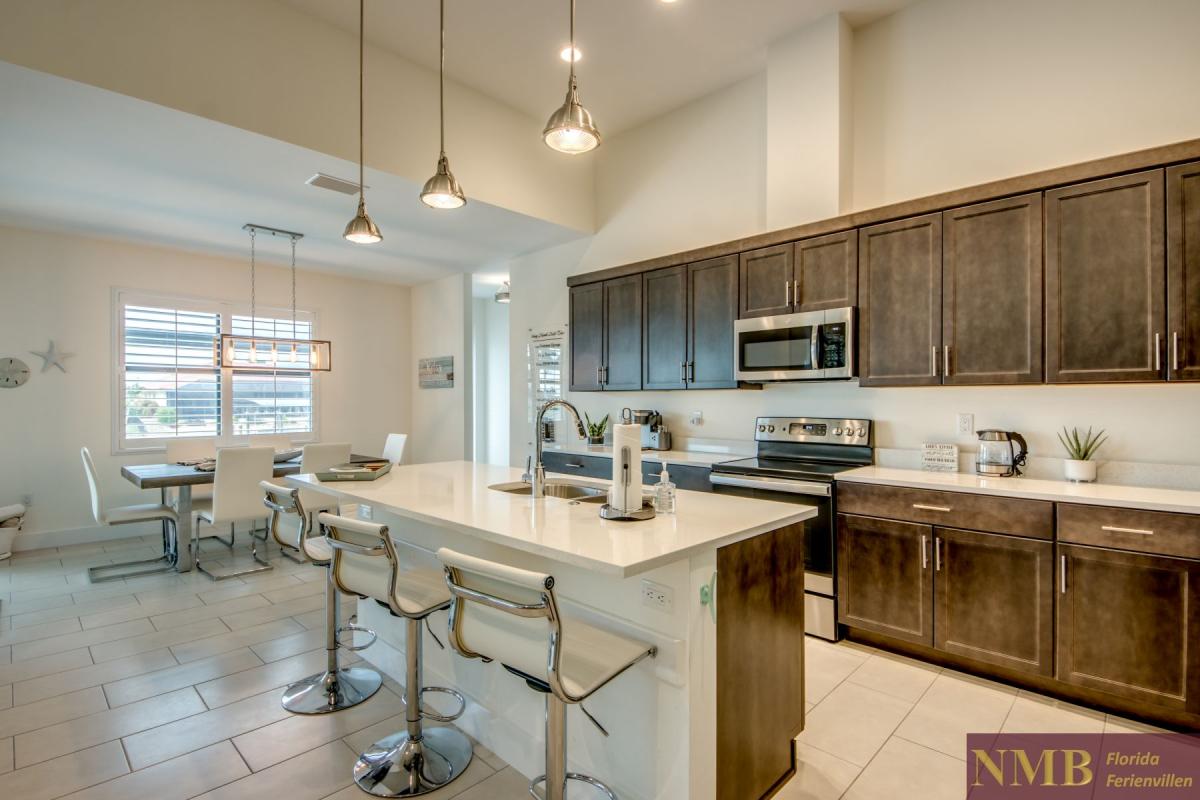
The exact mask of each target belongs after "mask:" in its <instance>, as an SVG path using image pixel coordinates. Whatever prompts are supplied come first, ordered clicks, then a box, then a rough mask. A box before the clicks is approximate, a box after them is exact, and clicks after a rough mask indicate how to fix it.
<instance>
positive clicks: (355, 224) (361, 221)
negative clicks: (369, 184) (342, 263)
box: [342, 197, 383, 244]
mask: <svg viewBox="0 0 1200 800" xmlns="http://www.w3.org/2000/svg"><path fill="white" fill-rule="evenodd" d="M342 236H343V237H344V238H346V239H347V240H349V241H351V242H354V243H355V244H375V242H380V241H383V234H381V233H380V232H379V227H378V226H377V225H376V224H375V223H374V222H373V221H372V220H371V217H370V216H368V214H367V204H366V202H365V201H364V200H363V198H362V197H359V199H358V213H357V214H355V215H354V219H352V220H350V221H349V222H347V223H346V230H345V231H344V232H343V233H342Z"/></svg>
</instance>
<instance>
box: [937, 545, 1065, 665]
mask: <svg viewBox="0 0 1200 800" xmlns="http://www.w3.org/2000/svg"><path fill="white" fill-rule="evenodd" d="M933 536H934V549H933V569H934V579H933V584H934V588H933V592H934V594H933V598H934V600H933V608H934V611H933V617H934V624H933V645H934V647H936V648H938V649H939V650H944V651H946V652H947V653H953V654H955V655H959V656H965V657H966V658H973V659H975V660H977V661H985V662H987V663H989V664H996V665H998V666H1001V667H1008V668H1009V669H1015V670H1021V671H1022V672H1032V673H1035V674H1037V675H1046V676H1050V675H1053V674H1054V543H1053V542H1047V541H1044V540H1039V539H1022V538H1019V537H1016V536H1006V535H1004V534H994V533H975V532H973V531H962V530H956V529H953V528H934V531H933Z"/></svg>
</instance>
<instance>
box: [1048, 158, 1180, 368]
mask: <svg viewBox="0 0 1200 800" xmlns="http://www.w3.org/2000/svg"><path fill="white" fill-rule="evenodd" d="M1163 204H1164V197H1163V171H1162V170H1161V169H1156V170H1151V171H1149V172H1139V173H1136V174H1133V175H1121V176H1118V177H1116V178H1108V179H1106V180H1099V181H1092V182H1090V183H1084V184H1079V185H1076V186H1066V187H1063V188H1061V189H1053V190H1051V191H1048V192H1046V380H1047V381H1048V382H1050V383H1088V382H1091V383H1099V382H1105V381H1152V380H1158V379H1161V378H1162V377H1163V375H1164V372H1163V368H1164V365H1165V364H1164V359H1163V355H1164V350H1165V345H1166V341H1165V339H1166V335H1165V334H1166V294H1167V293H1166V288H1165V287H1166V254H1165V247H1164V242H1163V239H1164V229H1165V225H1164V219H1163V217H1164V212H1163Z"/></svg>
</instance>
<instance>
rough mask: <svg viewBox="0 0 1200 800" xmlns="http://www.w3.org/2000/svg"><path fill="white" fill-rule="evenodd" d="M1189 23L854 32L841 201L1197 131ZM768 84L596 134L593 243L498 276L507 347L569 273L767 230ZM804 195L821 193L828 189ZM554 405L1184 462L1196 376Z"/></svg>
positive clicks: (558, 297)
mask: <svg viewBox="0 0 1200 800" xmlns="http://www.w3.org/2000/svg"><path fill="white" fill-rule="evenodd" d="M819 24H820V23H819ZM826 24H828V23H826ZM1196 30H1200V4H1198V3H1195V2H1173V1H1172V0H1156V2H1151V3H1137V4H1133V3H1122V2H1109V1H1108V0H1103V1H1102V2H1093V1H1092V0H1055V2H1049V3H1046V2H1033V1H1032V0H1017V1H1016V2H1007V3H994V2H990V0H927V1H926V2H924V3H920V4H918V5H915V6H912V7H910V8H908V9H906V10H904V11H902V12H900V13H899V14H897V15H894V16H893V17H890V18H887V19H884V20H882V21H879V22H876V23H874V24H873V25H870V26H867V27H866V28H863V29H861V30H858V31H855V33H854V37H853V45H852V46H853V68H852V74H853V79H852V85H853V87H854V93H855V96H854V98H853V103H854V113H853V129H854V131H853V132H854V136H853V142H854V152H853V168H854V176H853V186H854V189H853V207H854V208H864V207H869V206H871V205H876V204H879V203H882V202H885V201H888V202H890V201H896V200H901V199H905V198H912V197H918V196H921V195H924V194H927V193H930V192H934V191H939V190H942V189H946V188H950V187H953V186H962V185H968V184H973V183H978V182H981V181H986V180H991V179H997V178H1003V177H1007V176H1010V175H1016V174H1021V173H1025V172H1030V171H1033V170H1037V169H1041V168H1044V167H1048V166H1052V165H1055V164H1065V163H1073V162H1077V161H1082V160H1085V159H1089V158H1093V157H1097V156H1103V155H1112V154H1117V153H1120V152H1124V151H1128V150H1135V149H1138V148H1142V147H1150V146H1154V145H1158V144H1163V143H1165V142H1171V141H1178V140H1183V139H1188V138H1194V137H1200V104H1196V103H1194V102H1189V101H1188V100H1187V98H1192V97H1194V95H1195V87H1194V84H1195V76H1196V75H1200V48H1197V47H1195V46H1194V45H1193V44H1189V42H1188V37H1189V36H1190V32H1194V31H1196ZM796 35H800V34H796ZM786 61H787V59H776V60H775V66H774V68H777V69H778V68H787V67H785V66H781V64H784V63H786ZM824 63H825V66H826V68H827V69H832V64H831V60H829V59H827V60H826V61H825V62H824ZM770 69H772V66H770V65H769V66H768V71H769V70H770ZM1047 70H1048V71H1049V72H1050V73H1051V74H1049V75H1047V74H1046V72H1047ZM843 73H844V69H843ZM838 77H839V76H838V73H836V72H830V79H831V80H836V79H838ZM787 80H788V76H786V75H784V76H777V75H770V74H768V75H767V76H759V77H757V78H751V79H749V80H747V81H745V82H743V83H740V84H737V85H735V86H732V87H729V88H728V89H725V90H723V91H720V92H717V93H715V94H713V95H710V96H708V97H706V98H702V99H701V100H698V101H696V102H695V103H692V104H691V105H689V106H687V107H685V108H682V109H677V110H675V111H672V112H670V113H668V114H666V115H664V116H663V117H661V118H659V119H657V120H655V121H653V122H651V123H649V124H648V125H645V126H642V127H640V128H637V129H635V130H632V131H628V132H626V133H623V134H621V135H619V136H616V137H614V138H613V139H612V140H611V141H606V142H605V144H604V146H603V147H601V149H600V150H599V151H597V152H598V154H599V161H598V173H597V188H598V195H597V200H598V205H597V213H598V216H599V220H600V223H601V226H600V228H599V230H598V231H597V233H596V234H595V235H594V236H593V237H591V238H590V239H588V240H583V241H580V242H576V243H572V244H569V245H564V246H560V247H556V248H551V249H548V250H544V251H541V252H539V253H533V254H530V255H528V256H526V257H524V258H521V259H517V260H515V261H514V262H513V263H511V264H510V265H509V267H510V272H511V275H512V286H513V302H512V341H513V346H514V350H513V352H518V350H517V349H516V348H517V347H521V348H523V347H524V342H525V336H526V335H527V332H528V328H530V327H534V328H540V327H545V326H549V325H563V324H564V323H565V322H566V320H567V290H566V287H565V279H566V277H567V276H568V275H571V274H577V273H581V272H588V271H591V270H595V269H601V268H604V267H610V266H616V265H618V264H622V263H626V262H630V261H634V260H637V259H642V258H648V257H652V256H655V255H661V254H664V253H670V252H673V251H677V250H682V249H686V248H690V247H699V246H702V245H706V244H712V243H715V242H720V241H724V240H728V239H733V238H736V237H738V236H741V235H744V234H748V233H755V232H761V231H764V230H768V229H769V228H768V227H767V225H766V223H765V220H766V219H767V217H768V216H770V214H769V213H768V212H769V210H770V209H771V208H772V206H771V200H770V196H769V195H768V194H767V193H766V191H765V189H764V187H765V186H766V183H767V181H766V180H765V176H764V170H768V169H769V168H770V160H768V159H766V158H765V157H764V148H763V139H764V130H765V128H764V123H763V120H764V118H769V117H770V113H769V111H770V110H769V109H768V108H767V104H768V103H769V102H771V101H770V100H769V99H768V97H767V93H765V92H764V91H763V86H764V85H769V84H771V83H775V84H776V85H779V83H780V82H783V83H785V84H786V82H787ZM847 116H848V115H847ZM841 124H842V125H843V126H845V125H847V124H849V120H848V119H846V117H843V121H842V123H841ZM842 133H843V134H844V133H845V131H844V130H843V132H842ZM829 180H832V179H831V178H830V179H829ZM811 190H812V191H813V192H817V193H823V194H826V195H828V193H829V191H830V186H829V184H828V183H822V184H821V185H819V186H815V187H812V189H811ZM795 191H796V192H797V193H805V192H808V191H810V187H807V186H804V185H797V186H795ZM783 200H786V198H784V199H781V200H779V202H783ZM796 221H797V222H799V221H802V220H796ZM522 352H523V350H522ZM512 374H513V382H512V413H511V418H512V420H513V430H514V437H513V440H512V446H511V448H510V450H511V459H512V463H514V464H518V463H523V462H524V458H525V454H526V452H527V444H526V443H527V442H528V440H529V426H528V423H527V420H526V414H525V408H526V404H527V400H526V397H525V384H524V379H525V365H524V363H523V362H514V364H513V370H512ZM569 399H571V400H572V401H573V402H575V403H577V404H578V405H579V407H580V409H581V410H587V411H589V412H591V413H592V415H593V416H595V415H596V414H603V413H604V412H613V411H618V410H619V409H620V408H621V407H622V406H627V405H638V406H645V407H653V408H658V409H661V410H662V411H663V412H664V413H665V415H666V418H667V422H668V425H669V427H670V428H671V429H672V430H674V431H675V433H676V435H682V436H684V437H703V438H721V439H742V440H745V439H748V438H749V437H750V435H751V424H752V422H753V419H754V417H755V416H757V415H760V414H781V415H794V414H810V415H823V414H827V415H835V414H847V415H855V416H863V417H870V418H874V419H875V420H877V421H878V429H877V433H878V435H877V444H878V445H879V446H881V447H897V448H914V447H919V445H920V444H921V443H922V442H924V441H930V440H933V441H956V439H955V436H954V426H953V423H954V414H955V413H956V412H960V411H961V412H970V413H973V414H975V423H976V427H977V428H983V427H1001V428H1007V429H1010V430H1017V431H1021V432H1024V433H1025V434H1026V435H1027V436H1028V438H1029V440H1030V445H1031V448H1032V450H1033V452H1034V453H1035V454H1037V455H1048V456H1057V455H1058V454H1059V453H1058V446H1057V443H1056V440H1055V438H1054V431H1055V429H1056V428H1057V427H1059V426H1061V425H1064V424H1072V425H1082V426H1084V427H1086V426H1088V425H1095V426H1097V427H1105V428H1108V429H1109V431H1110V433H1111V434H1112V440H1111V442H1110V443H1109V444H1108V445H1107V446H1106V447H1105V448H1104V451H1103V457H1104V458H1108V459H1119V460H1126V461H1154V462H1170V463H1175V464H1190V465H1200V426H1197V425H1196V423H1195V409H1196V408H1198V407H1200V386H1196V385H1165V384H1150V385H1138V386H1078V387H1065V386H1036V387H1025V388H1016V387H1007V388H1002V387H945V388H937V389H933V388H915V389H863V388H860V387H858V386H857V384H856V383H829V384H786V385H780V386H773V387H770V388H767V389H766V390H764V391H721V392H715V391H709V392H691V391H681V392H659V393H651V392H646V393H637V394H629V393H621V394H615V395H610V394H603V393H599V394H588V393H583V394H571V395H570V398H569ZM693 410H700V411H703V412H704V416H705V423H704V425H703V426H699V427H692V426H691V425H689V423H688V415H689V413H690V412H691V411H693ZM517 431H519V432H520V433H521V435H519V436H518V435H516V433H515V432H517ZM958 441H960V442H961V443H962V444H964V445H969V443H970V438H967V439H966V440H958Z"/></svg>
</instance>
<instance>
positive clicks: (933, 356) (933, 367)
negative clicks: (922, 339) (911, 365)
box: [929, 345, 937, 378]
mask: <svg viewBox="0 0 1200 800" xmlns="http://www.w3.org/2000/svg"><path fill="white" fill-rule="evenodd" d="M929 374H930V376H931V377H934V378H936V377H937V345H934V346H933V347H931V348H929Z"/></svg>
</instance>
